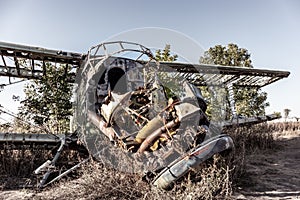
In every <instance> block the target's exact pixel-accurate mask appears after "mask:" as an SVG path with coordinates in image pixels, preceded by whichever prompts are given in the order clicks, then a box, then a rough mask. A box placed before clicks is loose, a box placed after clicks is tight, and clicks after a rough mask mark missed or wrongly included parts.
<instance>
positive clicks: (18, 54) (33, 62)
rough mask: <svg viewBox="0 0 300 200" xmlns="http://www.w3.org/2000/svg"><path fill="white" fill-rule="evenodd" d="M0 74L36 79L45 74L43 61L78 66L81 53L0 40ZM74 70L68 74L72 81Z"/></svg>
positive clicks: (81, 58) (81, 57)
mask: <svg viewBox="0 0 300 200" xmlns="http://www.w3.org/2000/svg"><path fill="white" fill-rule="evenodd" d="M0 56H1V59H0V76H8V77H17V78H25V79H38V78H40V77H42V76H43V75H45V73H46V70H45V67H46V66H45V62H49V63H52V64H56V63H58V64H65V65H66V66H68V65H69V66H71V68H72V69H73V68H79V67H80V65H81V63H82V60H83V58H84V55H83V54H79V53H72V52H65V51H57V50H50V49H44V48H40V47H31V46H25V45H17V44H11V43H5V42H0ZM75 75H76V74H75V72H74V73H72V74H68V76H67V77H70V78H69V80H70V81H73V80H74V77H75Z"/></svg>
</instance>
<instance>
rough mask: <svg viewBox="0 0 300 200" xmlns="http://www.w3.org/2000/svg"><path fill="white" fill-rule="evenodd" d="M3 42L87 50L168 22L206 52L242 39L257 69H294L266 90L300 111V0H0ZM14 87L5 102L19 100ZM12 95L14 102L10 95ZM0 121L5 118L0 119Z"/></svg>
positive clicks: (276, 102) (276, 105)
mask: <svg viewBox="0 0 300 200" xmlns="http://www.w3.org/2000/svg"><path fill="white" fill-rule="evenodd" d="M0 8H1V12H0V30H1V31H0V41H5V42H13V43H20V44H27V45H33V46H41V47H45V48H52V49H61V50H68V51H75V52H83V53H85V52H87V50H88V49H89V47H90V46H92V45H95V44H98V43H100V42H101V41H104V40H106V39H107V38H110V37H111V36H113V35H116V34H118V33H120V32H123V31H127V30H130V29H135V28H143V27H162V28H167V29H173V30H175V31H178V32H181V33H183V34H186V35H187V36H189V37H191V38H193V39H194V40H195V41H196V42H197V43H199V44H200V45H201V46H202V47H203V48H204V49H205V50H206V49H208V48H209V47H211V46H214V45H216V44H222V45H226V44H228V43H236V44H238V45H239V46H240V47H243V48H246V49H248V50H249V52H250V53H251V58H252V61H253V65H254V67H256V68H269V69H282V70H287V71H290V72H291V75H290V77H289V78H288V79H286V80H281V81H279V82H277V83H275V84H273V85H271V86H267V87H265V88H264V90H265V91H267V92H268V94H269V95H268V101H269V102H270V103H271V106H270V107H269V108H268V110H267V111H268V112H270V113H272V112H273V111H280V112H282V111H283V109H284V108H289V109H291V110H292V112H291V116H300V107H299V105H298V103H299V102H300V101H299V100H300V94H299V93H298V92H299V86H300V85H299V77H300V69H299V67H300V38H299V36H300V1H297V0H294V1H293V0H285V1H279V0H264V1H260V0H254V1H246V0H245V1H243V0H228V1H222V0H219V1H217V0H210V1H199V0H198V1H196V0H194V1H176V0H173V1H157V0H154V1H141V0H132V1H121V0H120V1H99V0H98V1H96V0H95V1H88V0H87V1H71V0H69V1H67V0H66V1H61V0H54V1H39V0H28V1H16V0H0ZM8 90H9V91H18V90H22V89H18V88H17V86H10V87H8V88H7V89H6V91H3V92H0V99H1V100H0V104H3V105H7V104H9V105H8V106H9V107H13V106H14V105H16V103H15V102H14V101H12V100H11V98H7V97H9V92H8ZM7 99H8V100H7ZM0 122H1V120H0Z"/></svg>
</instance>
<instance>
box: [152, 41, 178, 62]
mask: <svg viewBox="0 0 300 200" xmlns="http://www.w3.org/2000/svg"><path fill="white" fill-rule="evenodd" d="M170 49H171V45H169V44H166V46H165V48H164V49H163V50H162V51H161V50H160V49H159V50H157V51H156V52H155V59H156V60H158V61H168V62H174V61H176V60H177V58H178V55H176V54H174V55H171V50H170Z"/></svg>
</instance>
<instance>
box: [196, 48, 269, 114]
mask: <svg viewBox="0 0 300 200" xmlns="http://www.w3.org/2000/svg"><path fill="white" fill-rule="evenodd" d="M200 63H203V64H215V65H225V66H239V67H248V68H253V66H252V64H251V63H252V61H251V59H250V54H249V52H248V50H247V49H244V48H239V47H238V45H236V44H228V45H227V46H222V45H216V46H214V47H211V48H209V50H207V51H205V53H204V55H203V56H202V57H200ZM202 89H203V88H202ZM204 93H206V94H207V91H206V92H204ZM226 96H228V95H226ZM234 97H235V105H236V111H237V114H238V115H243V116H257V115H264V114H265V108H266V107H267V106H269V103H268V102H266V100H267V93H266V92H262V91H261V89H259V88H238V87H235V88H234ZM225 107H226V113H227V118H230V117H231V114H230V112H229V101H228V99H227V104H226V106H225ZM210 109H212V108H211V106H209V108H208V112H210Z"/></svg>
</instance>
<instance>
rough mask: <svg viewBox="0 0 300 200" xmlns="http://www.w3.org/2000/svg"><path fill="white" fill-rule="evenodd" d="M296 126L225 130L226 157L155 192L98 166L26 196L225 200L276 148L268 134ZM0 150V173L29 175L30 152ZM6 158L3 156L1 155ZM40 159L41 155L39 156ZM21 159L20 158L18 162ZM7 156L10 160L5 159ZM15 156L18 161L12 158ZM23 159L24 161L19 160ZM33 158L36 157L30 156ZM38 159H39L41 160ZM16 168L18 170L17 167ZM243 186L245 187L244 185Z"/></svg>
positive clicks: (136, 180) (137, 179) (135, 178)
mask: <svg viewBox="0 0 300 200" xmlns="http://www.w3.org/2000/svg"><path fill="white" fill-rule="evenodd" d="M297 130H300V123H276V124H267V123H265V124H260V125H255V126H251V127H243V128H235V129H229V130H226V133H228V134H229V135H231V137H232V138H233V140H234V143H235V150H234V151H233V152H232V153H230V154H229V155H225V156H222V155H216V156H214V157H213V158H212V159H210V160H209V161H208V162H206V163H204V164H203V165H202V166H201V168H200V170H199V171H198V172H191V173H190V174H189V175H188V176H186V177H184V178H182V179H181V180H179V181H178V183H177V184H175V186H174V187H173V188H172V189H171V190H169V191H165V190H160V189H157V188H155V187H153V186H152V185H151V184H148V183H146V182H144V181H142V177H140V176H138V175H134V174H124V173H121V172H118V171H115V170H113V169H108V168H106V167H104V166H102V165H101V164H100V163H89V164H87V165H86V166H84V167H83V168H81V169H80V170H79V171H78V173H79V177H80V178H78V179H73V180H66V179H65V180H63V181H61V182H59V183H56V184H55V185H53V186H52V187H49V188H46V189H45V190H44V191H40V192H38V193H36V194H34V195H33V196H32V198H33V199H63V198H64V199H162V198H163V199H230V198H231V195H232V193H233V191H234V190H235V188H237V187H238V186H239V185H242V184H244V182H245V181H244V180H245V178H247V181H249V179H248V178H249V177H247V171H246V164H247V158H248V156H250V155H253V154H256V153H260V152H263V151H265V150H269V149H278V145H277V143H276V141H275V139H274V132H277V133H281V134H292V133H293V131H297ZM24 153H25V154H23V153H16V152H4V151H1V153H0V158H1V161H0V162H1V166H4V165H3V164H5V167H3V168H1V169H0V170H1V174H2V175H3V173H4V174H7V173H8V174H15V175H20V174H23V175H24V174H27V176H23V177H24V178H26V177H30V176H29V173H30V172H32V168H35V166H33V163H34V162H32V161H31V158H32V154H30V153H28V152H27V153H26V151H25V152H24ZM7 155H9V157H7ZM40 155H41V156H42V157H43V156H46V155H47V153H46V154H40ZM23 156H25V158H26V159H25V160H23V161H22V160H21V158H22V157H23ZM11 158H13V160H15V161H10V159H11ZM16 158H18V159H16ZM23 158H24V157H23ZM36 159H38V157H36ZM42 160H45V159H44V158H42ZM18 166H23V168H24V169H21V168H20V167H18ZM247 184H249V183H247Z"/></svg>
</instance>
